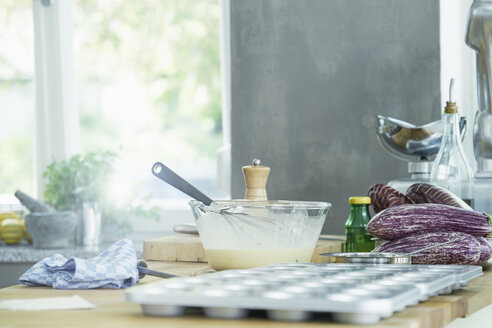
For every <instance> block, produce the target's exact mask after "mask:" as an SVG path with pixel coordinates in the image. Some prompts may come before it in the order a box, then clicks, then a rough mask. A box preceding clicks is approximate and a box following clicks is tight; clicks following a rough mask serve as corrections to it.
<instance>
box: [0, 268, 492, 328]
mask: <svg viewBox="0 0 492 328" xmlns="http://www.w3.org/2000/svg"><path fill="white" fill-rule="evenodd" d="M147 264H148V265H149V267H151V268H154V269H157V270H162V271H167V272H171V273H176V274H179V275H190V274H196V273H199V274H200V273H204V272H207V271H208V270H207V269H208V265H207V264H206V263H185V262H158V261H147ZM157 279H159V278H155V277H145V278H144V279H143V280H142V281H141V282H140V283H139V284H145V283H149V282H152V281H155V280H157ZM72 295H80V296H81V297H83V298H85V299H86V300H87V301H89V302H91V303H93V304H95V305H96V308H94V309H90V310H68V311H39V312H37V311H0V326H2V327H4V326H14V327H18V326H29V327H31V326H50V327H57V326H63V327H66V326H73V327H79V326H80V327H82V326H83V327H87V326H90V327H93V328H97V327H104V328H107V327H132V328H135V327H154V326H155V327H157V326H159V327H231V326H234V327H238V328H240V327H253V326H254V327H258V326H260V327H294V326H295V327H318V326H319V327H375V326H377V327H408V328H416V327H422V328H427V327H443V326H445V325H446V324H448V323H449V322H451V321H453V320H454V319H456V318H460V317H466V316H468V315H470V314H472V313H474V312H476V311H478V310H480V309H481V308H483V307H485V306H487V305H489V304H492V271H484V275H482V276H480V277H478V278H475V279H473V280H472V281H471V282H470V284H469V286H467V287H463V288H462V289H460V290H458V291H455V292H453V293H452V294H450V295H444V296H436V297H432V298H430V299H429V300H428V301H426V302H423V303H419V304H418V305H416V306H412V307H408V308H406V309H405V310H404V311H402V312H398V313H396V314H394V315H393V316H392V317H391V318H388V319H384V320H382V321H381V322H379V323H378V324H377V325H373V326H372V325H364V326H357V325H346V324H336V323H331V322H326V321H314V322H313V321H308V322H301V323H299V322H297V323H289V322H276V321H270V320H266V319H261V318H248V319H244V320H216V319H209V318H206V317H202V316H200V315H196V316H187V317H175V318H166V317H147V316H144V315H143V314H142V311H141V309H140V306H139V305H138V304H133V303H128V302H126V301H125V290H123V289H120V290H109V289H96V290H54V289H51V288H48V287H27V286H22V285H16V286H12V287H9V288H4V289H0V300H7V299H29V298H41V297H60V296H72Z"/></svg>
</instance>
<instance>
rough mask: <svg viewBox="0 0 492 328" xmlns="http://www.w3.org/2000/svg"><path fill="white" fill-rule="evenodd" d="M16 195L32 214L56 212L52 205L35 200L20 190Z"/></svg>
mask: <svg viewBox="0 0 492 328" xmlns="http://www.w3.org/2000/svg"><path fill="white" fill-rule="evenodd" d="M14 195H15V197H17V199H18V200H19V201H20V202H21V203H22V205H24V206H25V207H27V208H28V209H29V210H30V211H31V212H55V209H54V208H53V207H51V206H50V205H48V204H46V203H43V202H41V201H39V200H37V199H34V198H32V197H31V196H29V195H27V194H26V193H24V192H22V191H20V190H17V191H16V192H15V194H14Z"/></svg>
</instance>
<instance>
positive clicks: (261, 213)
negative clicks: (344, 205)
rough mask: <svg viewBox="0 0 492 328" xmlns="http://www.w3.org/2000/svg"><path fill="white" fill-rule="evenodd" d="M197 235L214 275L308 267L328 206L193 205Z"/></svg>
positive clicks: (288, 203)
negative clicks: (293, 264) (278, 265)
mask: <svg viewBox="0 0 492 328" xmlns="http://www.w3.org/2000/svg"><path fill="white" fill-rule="evenodd" d="M189 205H190V206H191V209H192V211H193V215H194V216H195V220H196V225H197V228H198V233H199V234H200V238H201V241H202V244H203V248H204V249H205V253H206V254H207V258H208V262H209V264H210V266H211V267H212V268H214V269H215V270H224V269H245V268H252V267H257V266H262V265H268V264H274V263H286V262H310V261H311V257H312V255H313V251H314V248H315V246H316V243H317V241H318V239H319V235H320V233H321V229H322V228H323V224H324V222H325V219H326V214H327V213H328V210H329V209H330V207H331V204H330V203H322V202H304V201H251V200H231V201H216V202H214V203H212V205H211V206H205V205H204V204H203V203H201V202H199V201H196V200H192V201H190V202H189Z"/></svg>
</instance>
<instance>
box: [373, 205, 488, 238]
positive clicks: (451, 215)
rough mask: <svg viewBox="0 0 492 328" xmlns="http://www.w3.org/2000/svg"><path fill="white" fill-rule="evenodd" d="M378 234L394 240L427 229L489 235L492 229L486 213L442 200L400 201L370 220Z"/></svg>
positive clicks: (375, 234) (375, 232)
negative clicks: (433, 202)
mask: <svg viewBox="0 0 492 328" xmlns="http://www.w3.org/2000/svg"><path fill="white" fill-rule="evenodd" d="M367 231H368V232H369V233H370V234H371V235H373V236H374V237H378V238H380V239H384V240H393V239H397V238H401V237H405V236H408V235H412V234H418V233H423V232H453V231H457V232H464V233H468V234H470V235H473V236H477V237H481V236H486V235H487V234H489V233H491V232H492V226H491V225H490V217H489V216H488V215H486V214H483V213H480V212H476V211H471V210H466V209H463V208H458V207H453V206H449V205H442V204H411V205H399V206H394V207H390V208H387V209H385V210H384V211H382V212H379V213H378V214H376V215H375V216H374V217H373V218H372V219H371V221H369V223H368V224H367Z"/></svg>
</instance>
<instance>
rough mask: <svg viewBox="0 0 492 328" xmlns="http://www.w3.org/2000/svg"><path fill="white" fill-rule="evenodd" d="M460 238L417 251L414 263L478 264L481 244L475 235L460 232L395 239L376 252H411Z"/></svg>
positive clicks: (424, 234) (431, 233) (413, 259)
mask: <svg viewBox="0 0 492 328" xmlns="http://www.w3.org/2000/svg"><path fill="white" fill-rule="evenodd" d="M457 238H462V239H460V240H456V241H454V242H451V243H449V244H445V245H441V246H437V247H436V248H431V249H427V250H423V251H421V252H418V253H417V254H415V255H413V256H412V263H415V264H479V263H480V255H481V245H480V242H479V241H478V239H477V238H476V237H473V236H471V235H468V234H466V233H462V232H427V233H421V234H413V235H410V236H406V237H403V238H399V239H395V240H392V241H389V242H387V243H384V244H382V245H381V246H379V247H378V248H377V249H376V250H375V251H376V252H391V253H411V252H414V251H418V250H420V249H423V248H425V247H428V246H431V245H435V244H439V243H443V242H446V241H451V240H453V239H457Z"/></svg>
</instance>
